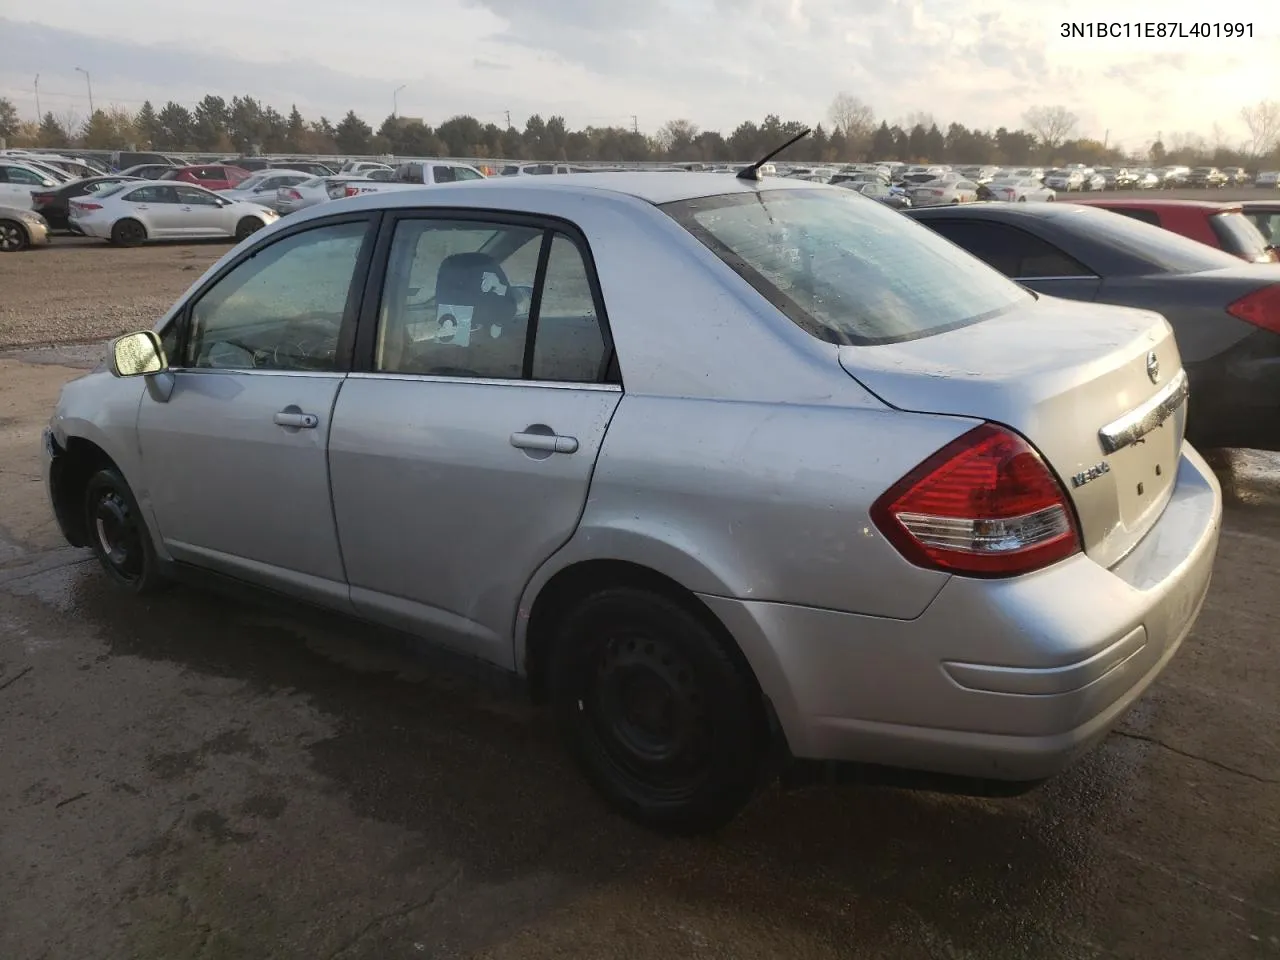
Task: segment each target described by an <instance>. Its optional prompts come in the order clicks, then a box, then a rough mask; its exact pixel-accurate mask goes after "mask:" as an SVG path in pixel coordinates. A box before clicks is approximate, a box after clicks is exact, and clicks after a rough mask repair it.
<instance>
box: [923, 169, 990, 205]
mask: <svg viewBox="0 0 1280 960" xmlns="http://www.w3.org/2000/svg"><path fill="white" fill-rule="evenodd" d="M907 195H908V196H909V197H910V198H911V203H912V205H913V206H917V207H937V206H945V205H948V204H954V203H972V202H973V201H975V200H977V199H978V185H977V184H976V183H974V182H973V181H972V180H965V179H964V178H963V177H960V176H958V175H956V174H953V173H951V174H943V175H942V176H941V177H939V178H938V179H936V180H929V181H926V182H925V183H921V184H918V185H916V186H913V187H910V188H908V190H907Z"/></svg>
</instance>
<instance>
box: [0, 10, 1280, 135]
mask: <svg viewBox="0 0 1280 960" xmlns="http://www.w3.org/2000/svg"><path fill="white" fill-rule="evenodd" d="M200 6H203V7H204V8H205V9H211V7H210V6H209V5H199V6H193V7H191V8H189V10H183V9H182V8H181V5H179V4H175V3H173V0H110V3H109V6H108V4H107V0H57V2H56V3H48V4H44V3H32V4H18V3H15V2H13V0H0V96H4V97H7V98H9V99H10V100H12V101H13V102H14V103H15V104H16V105H17V106H18V109H19V111H20V112H21V113H22V115H23V116H24V117H32V116H34V115H35V112H36V101H35V88H36V84H35V77H36V74H39V77H40V79H39V90H40V105H41V107H42V109H44V110H53V111H54V112H55V113H56V114H57V115H59V116H60V117H62V116H65V114H66V113H67V112H69V111H74V112H75V113H77V114H78V115H79V116H80V117H84V116H87V114H88V112H89V110H88V107H89V101H88V90H87V86H88V84H87V83H86V77H85V75H84V74H83V73H80V72H77V71H76V69H75V68H76V67H82V68H84V70H87V71H88V73H89V75H90V78H91V82H92V88H93V97H94V104H95V106H97V107H102V106H106V105H111V104H119V105H121V106H125V107H128V108H130V109H136V108H137V107H138V106H140V105H141V103H142V101H143V100H146V99H150V100H151V101H152V102H153V103H155V104H156V106H157V107H159V106H160V104H161V103H162V102H163V101H165V100H169V99H173V100H177V101H179V102H183V103H186V104H187V105H192V104H194V102H195V101H196V100H198V99H199V98H200V97H201V96H203V95H204V94H205V93H216V94H219V95H221V96H224V97H227V98H228V99H229V98H230V97H231V96H232V95H237V94H239V95H244V94H248V95H250V96H254V97H256V98H258V99H259V100H261V101H263V102H264V103H269V104H272V105H274V106H276V107H277V109H281V110H282V111H287V110H288V109H289V106H290V105H291V104H294V103H296V104H297V106H298V108H299V109H300V110H301V111H302V112H303V113H304V114H305V115H307V116H308V117H311V118H314V117H317V116H320V115H325V116H328V117H329V118H330V119H331V120H334V121H336V120H337V119H339V118H340V117H341V116H342V115H343V114H344V113H345V112H346V111H347V110H348V109H355V110H356V112H357V113H359V114H361V115H362V116H363V117H365V119H366V120H368V121H370V122H371V123H372V124H373V126H374V127H377V126H378V124H379V123H380V122H381V120H382V118H383V117H385V116H386V115H387V114H389V113H391V111H392V108H393V105H398V108H399V113H400V114H401V115H402V116H410V117H421V118H423V119H425V120H426V121H427V122H428V123H432V124H435V123H439V122H440V121H442V120H445V119H447V118H448V117H450V116H452V115H454V114H459V113H466V114H471V115H473V116H475V117H477V118H479V119H480V120H481V121H483V122H490V121H492V122H495V123H499V124H503V125H505V123H506V117H507V112H508V111H509V112H510V117H511V121H512V122H513V123H514V124H516V125H517V126H520V127H522V126H523V124H524V121H525V119H526V118H527V117H528V116H529V115H530V114H532V113H541V114H542V115H543V116H544V117H547V116H550V115H553V114H560V115H562V116H564V117H565V119H566V122H567V123H568V124H569V126H570V127H581V126H586V125H588V124H591V125H597V126H603V125H618V126H628V127H629V126H631V125H632V123H633V122H634V123H635V124H636V125H637V126H638V127H639V128H640V129H641V130H643V131H646V132H650V133H651V132H653V131H655V130H656V129H657V128H658V127H659V126H660V125H661V124H662V123H664V122H665V121H667V120H670V119H674V118H684V119H688V120H691V121H692V122H693V123H695V124H696V125H698V127H700V128H702V129H719V130H721V131H722V132H724V133H726V134H727V133H729V132H730V131H731V130H732V129H733V127H734V126H736V125H737V124H738V123H739V122H741V121H742V120H745V119H751V120H756V121H759V120H761V119H762V118H763V117H764V116H765V115H766V114H769V113H776V114H778V115H779V116H781V117H782V118H783V119H784V120H792V119H794V120H800V121H805V122H809V123H814V122H825V121H826V120H827V109H828V107H829V105H830V103H831V100H832V98H833V97H834V96H835V95H836V94H837V93H839V92H841V91H844V92H848V93H851V94H853V95H854V96H857V97H859V98H860V99H861V100H863V101H864V102H865V103H867V104H868V105H870V106H871V107H872V109H873V110H874V112H875V114H876V117H877V119H881V118H883V119H887V120H889V121H890V122H891V123H892V122H893V121H894V120H896V119H901V118H904V117H905V116H907V115H908V114H911V113H913V112H917V111H924V112H927V113H929V114H932V115H933V117H935V118H936V119H937V120H938V121H939V122H940V123H943V124H944V125H945V123H947V122H950V121H952V120H955V121H958V122H961V123H964V124H966V125H967V126H978V127H984V128H994V127H997V126H1008V127H1015V126H1018V125H1020V123H1021V117H1022V114H1023V113H1024V112H1025V111H1026V109H1027V108H1028V107H1030V106H1033V105H1058V104H1060V105H1062V106H1065V107H1067V108H1068V109H1069V110H1071V111H1072V112H1074V113H1075V114H1076V115H1077V116H1078V117H1079V118H1080V125H1079V129H1078V133H1079V134H1081V135H1088V136H1094V137H1097V138H1098V139H1103V138H1104V137H1105V138H1107V139H1108V141H1109V142H1110V143H1112V144H1116V143H1118V144H1120V145H1121V146H1123V147H1126V148H1129V149H1137V148H1142V147H1144V145H1145V144H1147V143H1149V142H1150V141H1151V140H1153V139H1155V137H1156V136H1157V135H1158V134H1163V136H1164V139H1165V140H1166V142H1168V141H1169V140H1170V139H1171V137H1172V136H1173V135H1174V134H1176V133H1181V132H1195V133H1198V134H1200V135H1203V136H1204V137H1206V138H1207V139H1209V140H1210V142H1213V141H1214V140H1215V138H1216V137H1221V138H1222V139H1223V141H1224V142H1227V143H1234V142H1236V141H1239V140H1242V139H1243V138H1244V137H1245V133H1246V131H1245V127H1244V124H1243V122H1242V121H1241V119H1240V108H1241V107H1242V106H1244V105H1245V104H1252V103H1256V102H1258V101H1259V100H1262V99H1264V98H1271V99H1277V100H1280V0H1231V2H1230V3H1225V4H1216V5H1215V4H1206V3H1204V2H1192V0H1073V2H1072V3H1070V4H1068V3H1065V2H1062V0H1004V2H1001V0H642V2H638V3H637V2H630V3H628V2H624V0H377V2H376V3H369V4H368V5H367V6H366V5H364V4H360V3H353V2H351V0H306V2H305V3H304V2H298V0H275V2H272V3H269V4H263V3H261V2H260V0H219V2H218V3H217V4H215V5H212V8H216V9H217V11H218V13H217V14H216V15H213V16H210V15H202V14H201V13H199V12H197V11H198V10H199V9H200ZM1068 8H1070V13H1067V12H1066V11H1067V10H1068ZM108 9H109V10H110V15H109V16H108V15H104V14H105V12H106V10H108ZM1227 11H1229V12H1227ZM1210 14H1214V15H1218V16H1229V17H1230V18H1231V20H1230V22H1231V23H1233V24H1234V23H1241V24H1249V25H1251V32H1252V34H1253V36H1252V38H1250V37H1248V36H1246V37H1244V38H1242V39H1227V38H1225V37H1217V38H1215V37H1209V38H1208V39H1204V38H1200V39H1197V38H1188V39H1180V40H1160V39H1158V38H1154V37H1152V38H1147V37H1133V36H1130V38H1129V39H1124V38H1120V39H1087V38H1086V39H1079V38H1074V39H1063V38H1061V37H1060V36H1059V35H1058V34H1059V31H1060V30H1061V27H1062V20H1063V19H1064V18H1068V17H1069V18H1070V19H1072V20H1077V21H1079V20H1095V21H1096V20H1103V21H1106V22H1108V23H1112V22H1120V23H1135V22H1136V23H1143V22H1147V21H1152V22H1155V21H1161V22H1166V23H1168V22H1180V23H1182V24H1185V25H1188V27H1184V29H1188V28H1189V25H1190V24H1191V23H1194V22H1202V21H1203V20H1204V17H1205V16H1208V15H1210ZM1214 22H1217V21H1214ZM401 86H403V89H402V90H400V92H399V94H398V95H397V94H395V93H394V91H395V90H396V89H397V88H398V87H401ZM633 118H634V120H633ZM1215 124H1216V125H1217V133H1216V134H1215V131H1214V125H1215Z"/></svg>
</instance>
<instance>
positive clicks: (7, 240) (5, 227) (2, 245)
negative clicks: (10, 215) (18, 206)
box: [0, 220, 31, 253]
mask: <svg viewBox="0 0 1280 960" xmlns="http://www.w3.org/2000/svg"><path fill="white" fill-rule="evenodd" d="M29 246H31V237H30V235H29V234H28V233H27V228H26V227H24V226H23V225H22V224H20V223H19V222H18V221H17V220H0V253H17V252H18V251H20V250H25V249H27V247H29Z"/></svg>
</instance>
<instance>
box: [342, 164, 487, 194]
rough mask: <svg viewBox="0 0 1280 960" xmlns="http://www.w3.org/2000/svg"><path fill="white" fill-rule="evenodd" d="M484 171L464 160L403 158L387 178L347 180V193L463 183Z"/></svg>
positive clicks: (481, 174) (481, 177)
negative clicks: (457, 161) (462, 161)
mask: <svg viewBox="0 0 1280 960" xmlns="http://www.w3.org/2000/svg"><path fill="white" fill-rule="evenodd" d="M484 179H485V175H484V174H483V173H481V172H480V171H479V170H477V169H476V168H475V167H473V166H471V165H470V164H466V163H455V162H454V161H452V160H406V161H405V162H404V163H402V164H400V166H398V167H396V172H395V177H394V179H392V180H390V181H385V182H384V181H369V182H367V183H366V182H364V181H358V182H356V183H349V184H347V187H346V190H345V193H346V195H347V196H348V197H358V196H360V195H361V194H365V193H383V192H385V191H388V190H405V189H413V188H415V187H433V186H437V185H440V184H446V183H462V182H463V181H465V180H484Z"/></svg>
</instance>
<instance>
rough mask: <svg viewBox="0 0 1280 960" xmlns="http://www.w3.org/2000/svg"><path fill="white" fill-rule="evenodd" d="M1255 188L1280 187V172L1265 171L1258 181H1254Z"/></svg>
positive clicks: (1260, 174)
mask: <svg viewBox="0 0 1280 960" xmlns="http://www.w3.org/2000/svg"><path fill="white" fill-rule="evenodd" d="M1253 185H1254V186H1255V187H1277V186H1280V170H1263V171H1262V172H1261V173H1259V174H1258V179H1257V180H1255V181H1253Z"/></svg>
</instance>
